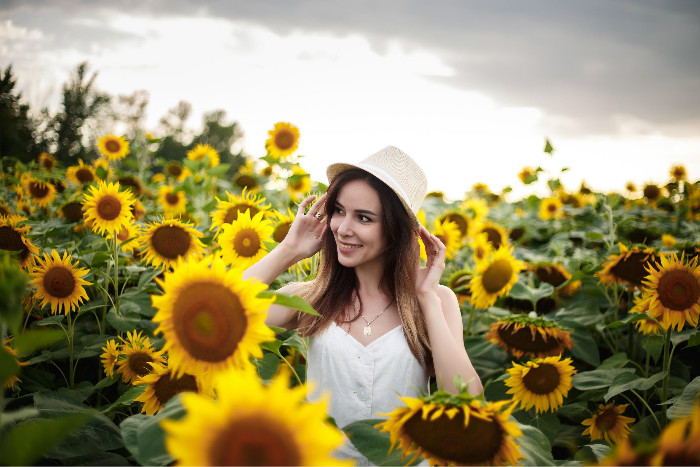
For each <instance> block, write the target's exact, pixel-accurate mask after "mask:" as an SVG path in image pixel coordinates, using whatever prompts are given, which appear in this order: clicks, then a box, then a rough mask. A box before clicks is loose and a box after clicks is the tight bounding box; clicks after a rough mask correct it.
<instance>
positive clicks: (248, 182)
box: [236, 175, 258, 190]
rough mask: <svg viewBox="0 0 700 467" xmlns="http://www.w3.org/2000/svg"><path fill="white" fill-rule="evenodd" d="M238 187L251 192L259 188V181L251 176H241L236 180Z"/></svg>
mask: <svg viewBox="0 0 700 467" xmlns="http://www.w3.org/2000/svg"><path fill="white" fill-rule="evenodd" d="M236 185H238V186H239V187H241V188H248V189H249V190H250V189H252V188H255V187H256V186H258V181H257V180H255V179H254V178H253V177H251V176H250V175H241V176H239V177H238V178H237V179H236Z"/></svg>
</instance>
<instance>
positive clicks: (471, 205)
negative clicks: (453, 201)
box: [460, 198, 489, 222]
mask: <svg viewBox="0 0 700 467" xmlns="http://www.w3.org/2000/svg"><path fill="white" fill-rule="evenodd" d="M460 209H461V211H462V212H465V213H467V215H469V216H471V218H472V219H474V221H476V222H480V221H481V219H484V218H485V217H486V216H488V214H489V206H488V204H487V203H486V201H485V200H483V199H480V198H467V199H465V200H464V201H463V202H462V205H461V206H460Z"/></svg>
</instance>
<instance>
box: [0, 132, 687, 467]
mask: <svg viewBox="0 0 700 467" xmlns="http://www.w3.org/2000/svg"><path fill="white" fill-rule="evenodd" d="M299 138H300V134H299V130H298V128H297V127H295V126H294V125H293V124H290V123H286V122H280V123H277V124H275V125H274V127H272V128H271V130H270V132H269V139H268V140H267V141H266V142H264V144H265V148H266V150H267V156H265V157H262V158H259V159H255V158H252V157H250V156H247V155H246V154H245V153H244V152H243V151H242V150H241V152H240V153H239V154H237V155H235V157H229V156H230V153H229V154H228V156H227V157H222V148H221V147H219V148H217V147H215V146H214V145H210V144H208V143H206V142H205V141H201V140H200V141H197V142H195V141H193V142H192V144H190V145H189V146H188V148H187V152H186V155H185V156H184V157H182V158H179V159H178V158H164V157H162V154H163V147H164V145H166V144H167V143H168V135H165V136H162V137H154V136H151V135H147V134H145V133H143V132H141V133H135V134H134V135H130V136H129V138H127V137H125V136H122V135H115V134H104V135H102V136H101V137H100V138H99V139H98V140H97V142H96V145H95V149H96V150H97V151H98V152H99V155H100V156H99V157H95V158H92V159H90V160H82V159H78V158H75V160H73V161H72V163H70V164H65V163H62V162H60V161H57V159H56V158H55V157H54V156H53V155H52V154H50V153H49V152H42V153H40V154H36V157H35V158H34V160H31V161H28V162H27V161H22V160H20V159H18V158H14V157H3V158H2V159H0V163H1V164H2V165H1V167H0V168H1V169H2V170H1V171H0V176H1V181H2V183H0V337H1V338H2V344H3V345H2V346H1V347H0V384H2V386H3V388H4V391H3V392H2V393H1V394H2V395H1V396H0V402H1V403H0V408H1V409H2V410H1V412H0V463H2V464H6V465H29V464H35V463H38V464H43V465H47V464H48V465H94V464H101V465H171V464H173V463H177V464H181V465H214V464H216V465H310V464H316V465H332V464H345V465H348V464H347V463H346V462H345V463H344V462H343V461H340V460H338V459H335V458H334V457H333V451H334V450H335V449H336V448H337V447H338V446H339V444H340V443H342V442H343V439H344V435H345V436H347V438H349V439H350V440H351V442H352V443H353V444H354V445H355V446H356V447H357V448H358V449H359V450H360V451H361V452H362V453H363V454H364V455H365V456H366V457H367V458H368V459H369V460H370V461H371V462H372V463H375V464H377V465H401V464H416V463H419V462H421V461H423V460H427V461H428V462H429V463H430V464H432V465H465V464H501V465H503V464H506V465H515V464H522V465H698V464H699V463H700V443H698V441H697V440H698V439H699V437H700V400H699V394H700V358H698V356H699V355H700V353H699V352H698V344H700V332H699V331H698V317H699V315H700V264H698V262H699V261H700V260H699V259H698V258H699V257H700V181H692V180H687V177H686V171H685V168H684V167H682V166H675V167H669V174H668V180H667V182H668V183H666V184H665V185H659V186H657V185H651V184H648V185H646V186H644V187H642V188H641V189H639V190H638V189H637V187H635V186H634V185H633V184H632V183H630V184H629V185H628V187H627V188H628V191H627V192H626V193H625V194H619V193H609V194H604V193H597V192H592V191H591V190H590V189H588V188H587V187H586V186H584V185H582V186H581V187H580V188H579V189H577V190H575V191H570V190H567V189H565V188H564V186H563V185H562V184H561V183H560V181H559V179H558V176H557V175H556V174H547V173H546V172H545V171H543V170H542V169H540V168H527V167H526V168H523V171H522V172H521V173H520V174H519V178H520V180H519V181H518V180H514V182H518V183H525V184H532V183H536V182H537V183H544V184H546V187H548V190H549V195H548V196H546V197H540V196H536V195H531V196H529V197H527V198H524V199H520V200H517V201H507V200H506V198H507V196H506V195H507V194H506V193H501V194H496V193H492V192H491V191H490V190H489V189H488V187H487V186H484V185H476V186H473V187H471V188H469V187H465V189H466V190H468V191H467V192H466V193H465V196H464V198H463V199H460V200H448V199H446V198H445V197H444V196H443V195H442V194H441V193H440V192H432V193H429V194H428V196H427V197H426V200H425V202H424V204H423V208H422V210H421V211H420V212H419V218H420V220H421V222H422V223H423V224H424V225H425V226H426V227H427V229H428V230H430V231H431V232H432V233H434V234H435V235H436V236H438V237H439V238H440V239H441V241H442V242H443V243H444V244H445V245H446V247H447V260H446V269H445V273H444V275H443V278H442V282H443V284H444V285H446V286H448V287H450V288H451V289H452V290H453V291H454V292H455V293H456V295H457V297H458V299H459V302H460V307H461V311H462V314H463V322H464V342H465V346H466V349H467V351H468V353H469V356H470V358H471V361H472V363H473V364H474V367H475V368H476V370H477V372H478V374H479V375H480V377H481V380H482V382H483V383H484V393H483V394H482V395H480V396H477V397H473V396H470V395H468V393H467V392H466V390H463V391H462V392H460V393H459V394H449V393H446V392H444V391H441V390H437V389H436V385H435V382H434V381H433V382H432V386H433V391H431V393H430V394H425V395H424V396H422V397H419V398H404V399H402V400H398V399H397V406H398V408H397V409H396V410H395V411H394V412H392V413H391V414H386V417H385V418H383V419H372V420H363V421H359V422H355V423H353V424H351V425H349V426H347V427H343V429H342V430H341V429H339V428H338V427H336V426H335V424H334V422H333V420H332V419H329V418H328V417H327V416H326V413H325V409H326V405H325V404H326V401H325V400H323V399H322V400H320V401H317V402H309V401H307V400H306V390H307V389H306V382H305V374H306V372H305V355H306V349H307V342H306V341H305V339H302V338H301V337H300V336H299V335H298V334H297V333H296V332H295V331H285V330H284V329H279V328H274V329H271V328H269V327H267V326H266V325H265V324H264V321H265V316H266V310H267V308H268V307H269V305H270V304H271V303H273V302H277V303H282V304H284V305H287V306H290V307H292V308H295V309H297V310H299V312H302V313H312V314H313V313H315V311H314V310H313V308H311V307H310V305H309V304H308V303H307V302H305V301H304V300H303V299H301V298H300V297H295V296H290V295H285V294H282V293H279V292H277V289H279V287H280V286H282V285H283V284H285V283H287V282H290V281H301V280H305V279H309V278H311V277H313V275H314V274H315V271H316V267H317V265H318V257H313V258H309V259H307V260H305V261H302V262H300V263H297V264H296V265H295V266H294V267H293V268H291V269H289V270H288V271H285V272H284V273H283V274H282V275H281V276H280V277H279V278H278V279H277V280H276V281H275V282H274V283H273V284H272V285H270V286H269V287H268V286H266V285H264V284H260V283H258V282H256V281H255V280H254V279H243V278H242V270H243V269H245V268H246V267H248V266H249V265H251V264H253V263H254V262H256V261H257V260H258V259H260V258H262V257H263V256H264V255H266V254H267V253H268V252H269V251H271V250H272V249H273V248H274V247H275V245H277V244H278V243H279V242H281V241H282V240H283V239H284V238H285V235H286V233H287V231H288V229H289V227H290V225H291V223H292V222H293V220H294V217H295V213H296V212H297V206H298V203H299V202H300V201H301V200H302V199H304V198H305V197H306V196H308V195H309V194H310V193H316V194H318V193H322V192H323V191H324V190H325V189H326V186H325V185H324V184H323V183H320V182H318V181H315V180H312V179H311V176H310V175H309V174H308V173H306V172H305V170H304V169H303V167H302V164H303V160H304V159H303V157H302V156H300V155H298V154H297V153H296V151H297V147H298V142H299ZM262 143H263V142H260V144H262ZM545 150H546V151H547V152H550V153H551V151H552V148H551V145H550V144H549V142H548V143H547V147H546V148H545ZM421 254H422V255H423V258H424V259H425V251H424V249H423V250H422V253H421ZM457 383H458V384H457V385H458V387H460V388H462V389H465V388H466V383H467V382H461V381H457Z"/></svg>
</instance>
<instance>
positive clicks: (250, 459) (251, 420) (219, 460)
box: [209, 415, 302, 465]
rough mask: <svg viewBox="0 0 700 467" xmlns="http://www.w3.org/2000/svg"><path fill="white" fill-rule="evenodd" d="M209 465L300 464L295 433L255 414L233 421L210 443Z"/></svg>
mask: <svg viewBox="0 0 700 467" xmlns="http://www.w3.org/2000/svg"><path fill="white" fill-rule="evenodd" d="M210 456H211V457H210V458H209V461H210V462H211V465H302V458H301V452H300V451H299V447H298V446H297V445H296V443H295V441H294V433H292V432H290V430H289V429H288V428H287V427H283V426H281V425H280V424H279V422H277V421H275V420H270V419H269V418H267V417H264V416H262V417H261V416H260V415H255V416H247V417H243V418H239V419H237V420H233V421H232V422H231V423H230V424H229V425H228V426H227V427H225V428H224V429H223V430H222V431H221V433H219V435H218V436H217V439H216V440H215V441H214V442H213V443H212V446H211V453H210Z"/></svg>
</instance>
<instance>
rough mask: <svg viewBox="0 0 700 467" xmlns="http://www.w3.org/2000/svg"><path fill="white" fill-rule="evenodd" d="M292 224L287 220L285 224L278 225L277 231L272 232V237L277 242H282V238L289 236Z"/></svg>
mask: <svg viewBox="0 0 700 467" xmlns="http://www.w3.org/2000/svg"><path fill="white" fill-rule="evenodd" d="M291 226H292V224H290V223H288V222H285V223H284V224H280V225H279V226H277V228H276V229H275V231H274V232H273V233H272V239H273V240H274V241H276V242H277V243H281V242H282V240H284V239H285V237H287V233H289V228H290V227H291Z"/></svg>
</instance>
